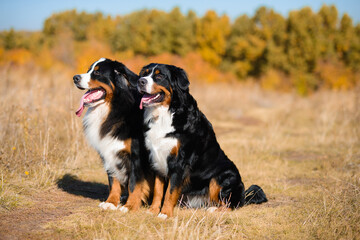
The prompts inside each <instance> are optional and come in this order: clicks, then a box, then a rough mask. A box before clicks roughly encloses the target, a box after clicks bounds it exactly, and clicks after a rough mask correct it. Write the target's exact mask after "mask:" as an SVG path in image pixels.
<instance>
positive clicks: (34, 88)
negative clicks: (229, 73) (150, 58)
mask: <svg viewBox="0 0 360 240" xmlns="http://www.w3.org/2000/svg"><path fill="white" fill-rule="evenodd" d="M135 70H138V69H135ZM0 78H1V79H2V80H1V81H0V91H1V97H0V107H1V109H2V111H1V112H0V123H1V124H0V141H1V145H0V225H3V227H1V229H2V230H0V238H1V239H6V238H10V239H11V238H14V237H15V238H16V237H25V238H27V239H29V238H30V239H31V238H34V239H43V238H59V239H64V238H65V239H67V238H73V239H155V238H156V239H159V238H160V239H264V238H266V239H318V238H320V239H359V238H360V233H359V232H360V227H359V226H360V192H359V191H360V178H359V177H360V174H359V173H360V141H359V136H360V129H359V120H360V107H359V106H360V100H359V96H360V94H359V93H360V90H353V91H349V92H319V93H316V94H314V95H313V96H310V97H308V98H301V97H298V96H296V95H294V94H279V93H273V92H264V91H262V90H261V89H259V88H257V87H256V86H244V85H239V84H233V85H229V84H214V85H209V86H204V85H200V84H199V85H197V84H194V83H192V85H191V92H192V93H193V95H194V96H195V97H196V99H197V100H198V103H199V106H200V108H201V109H202V110H203V111H204V113H205V114H206V115H207V116H208V118H209V119H210V121H211V122H212V123H213V126H214V128H215V131H216V133H217V136H218V140H219V142H220V144H221V146H222V147H223V149H224V150H225V152H226V153H227V155H228V156H229V157H230V158H231V159H232V160H233V161H234V162H235V163H236V165H237V166H238V168H239V170H240V172H241V175H242V177H243V181H244V183H245V185H246V186H249V185H251V184H254V183H256V184H258V185H261V186H262V187H263V189H264V190H265V192H266V193H267V195H268V198H269V202H268V203H266V204H263V205H259V206H246V207H244V208H242V209H238V210H236V211H233V212H230V213H216V214H209V213H206V212H205V211H204V210H203V209H198V210H185V209H176V212H175V215H176V217H174V218H172V219H169V220H166V221H162V220H159V219H157V218H155V217H153V216H151V215H148V214H147V213H146V212H145V209H142V210H141V211H139V212H136V213H129V214H125V215H124V214H122V213H120V212H109V211H101V210H100V209H98V207H97V204H98V203H99V198H101V197H102V196H103V195H104V193H103V192H101V191H104V188H105V185H104V184H106V175H105V173H104V171H103V169H102V166H101V161H100V160H99V158H98V156H97V154H95V153H94V151H93V150H92V149H91V148H90V147H89V146H88V145H87V143H86V142H85V139H84V137H83V133H82V126H81V120H80V119H78V118H76V116H75V114H74V111H75V109H76V107H77V104H78V101H79V99H80V96H81V92H80V91H78V90H77V89H75V87H73V85H72V81H71V73H70V72H67V71H62V72H47V73H44V72H41V71H40V70H39V69H38V68H37V67H27V68H25V67H23V68H18V67H14V66H12V67H10V66H3V67H1V68H0ZM67 174H72V175H75V176H76V177H77V178H72V177H71V178H70V180H68V181H65V180H64V179H67V178H66V177H64V176H69V175H67ZM59 181H63V183H64V181H65V185H66V186H67V185H68V188H66V187H65V188H64V189H65V190H62V189H60V188H58V186H60V185H59V184H58V183H59ZM63 185H64V184H63ZM77 189H80V190H79V191H77ZM14 220H16V221H14ZM6 229H7V230H6Z"/></svg>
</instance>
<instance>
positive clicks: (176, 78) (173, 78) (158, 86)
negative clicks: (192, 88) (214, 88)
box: [137, 63, 190, 108]
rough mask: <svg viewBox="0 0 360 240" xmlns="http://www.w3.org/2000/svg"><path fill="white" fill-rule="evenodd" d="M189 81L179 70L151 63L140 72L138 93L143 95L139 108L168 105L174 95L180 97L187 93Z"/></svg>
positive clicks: (183, 72) (182, 71)
mask: <svg viewBox="0 0 360 240" xmlns="http://www.w3.org/2000/svg"><path fill="white" fill-rule="evenodd" d="M189 84H190V83H189V80H188V77H187V75H186V73H185V71H184V70H183V69H181V68H178V67H175V66H172V65H166V64H156V63H151V64H149V65H147V66H145V67H143V69H142V70H141V72H140V79H139V80H138V82H137V87H138V91H139V92H140V93H142V94H144V96H143V98H142V99H141V103H140V108H142V107H152V106H157V105H168V106H169V105H170V103H171V101H172V98H173V96H174V93H176V94H177V95H181V94H182V93H185V92H188V91H189Z"/></svg>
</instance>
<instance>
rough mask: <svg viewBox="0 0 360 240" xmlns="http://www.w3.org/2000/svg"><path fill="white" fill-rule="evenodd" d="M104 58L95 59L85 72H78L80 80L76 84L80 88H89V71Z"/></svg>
mask: <svg viewBox="0 0 360 240" xmlns="http://www.w3.org/2000/svg"><path fill="white" fill-rule="evenodd" d="M105 60H106V59H105V58H100V59H99V60H97V61H96V62H95V63H94V64H93V65H92V66H91V69H90V70H89V71H88V72H87V73H83V74H80V77H81V81H80V83H79V84H78V86H79V87H81V88H85V89H89V88H90V87H89V82H90V80H91V73H92V72H93V71H94V69H95V67H96V65H97V64H98V63H100V62H103V61H105Z"/></svg>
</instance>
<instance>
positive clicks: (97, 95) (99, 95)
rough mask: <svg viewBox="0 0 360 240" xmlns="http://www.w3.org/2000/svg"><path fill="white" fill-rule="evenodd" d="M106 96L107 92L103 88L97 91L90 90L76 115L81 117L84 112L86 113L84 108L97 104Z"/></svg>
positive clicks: (84, 96) (82, 100) (82, 98)
mask: <svg viewBox="0 0 360 240" xmlns="http://www.w3.org/2000/svg"><path fill="white" fill-rule="evenodd" d="M105 95H106V92H105V90H104V89H103V88H101V87H100V88H96V89H90V90H89V91H87V92H86V93H85V94H84V95H83V96H82V97H81V100H80V107H79V109H78V110H77V111H76V115H77V116H78V117H81V114H82V112H83V111H84V107H86V106H87V105H89V104H91V103H94V102H97V101H99V100H101V99H104V98H105Z"/></svg>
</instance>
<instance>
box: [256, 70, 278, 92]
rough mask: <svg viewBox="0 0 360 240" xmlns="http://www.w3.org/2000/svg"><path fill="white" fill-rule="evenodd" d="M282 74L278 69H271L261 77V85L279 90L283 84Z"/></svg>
mask: <svg viewBox="0 0 360 240" xmlns="http://www.w3.org/2000/svg"><path fill="white" fill-rule="evenodd" d="M281 83H282V80H281V76H280V74H279V72H278V71H276V70H274V69H270V70H269V71H267V72H266V73H265V75H264V76H263V77H262V78H261V86H262V87H263V88H264V89H268V90H278V89H279V88H281V87H282V86H281V85H282V84H281Z"/></svg>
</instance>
